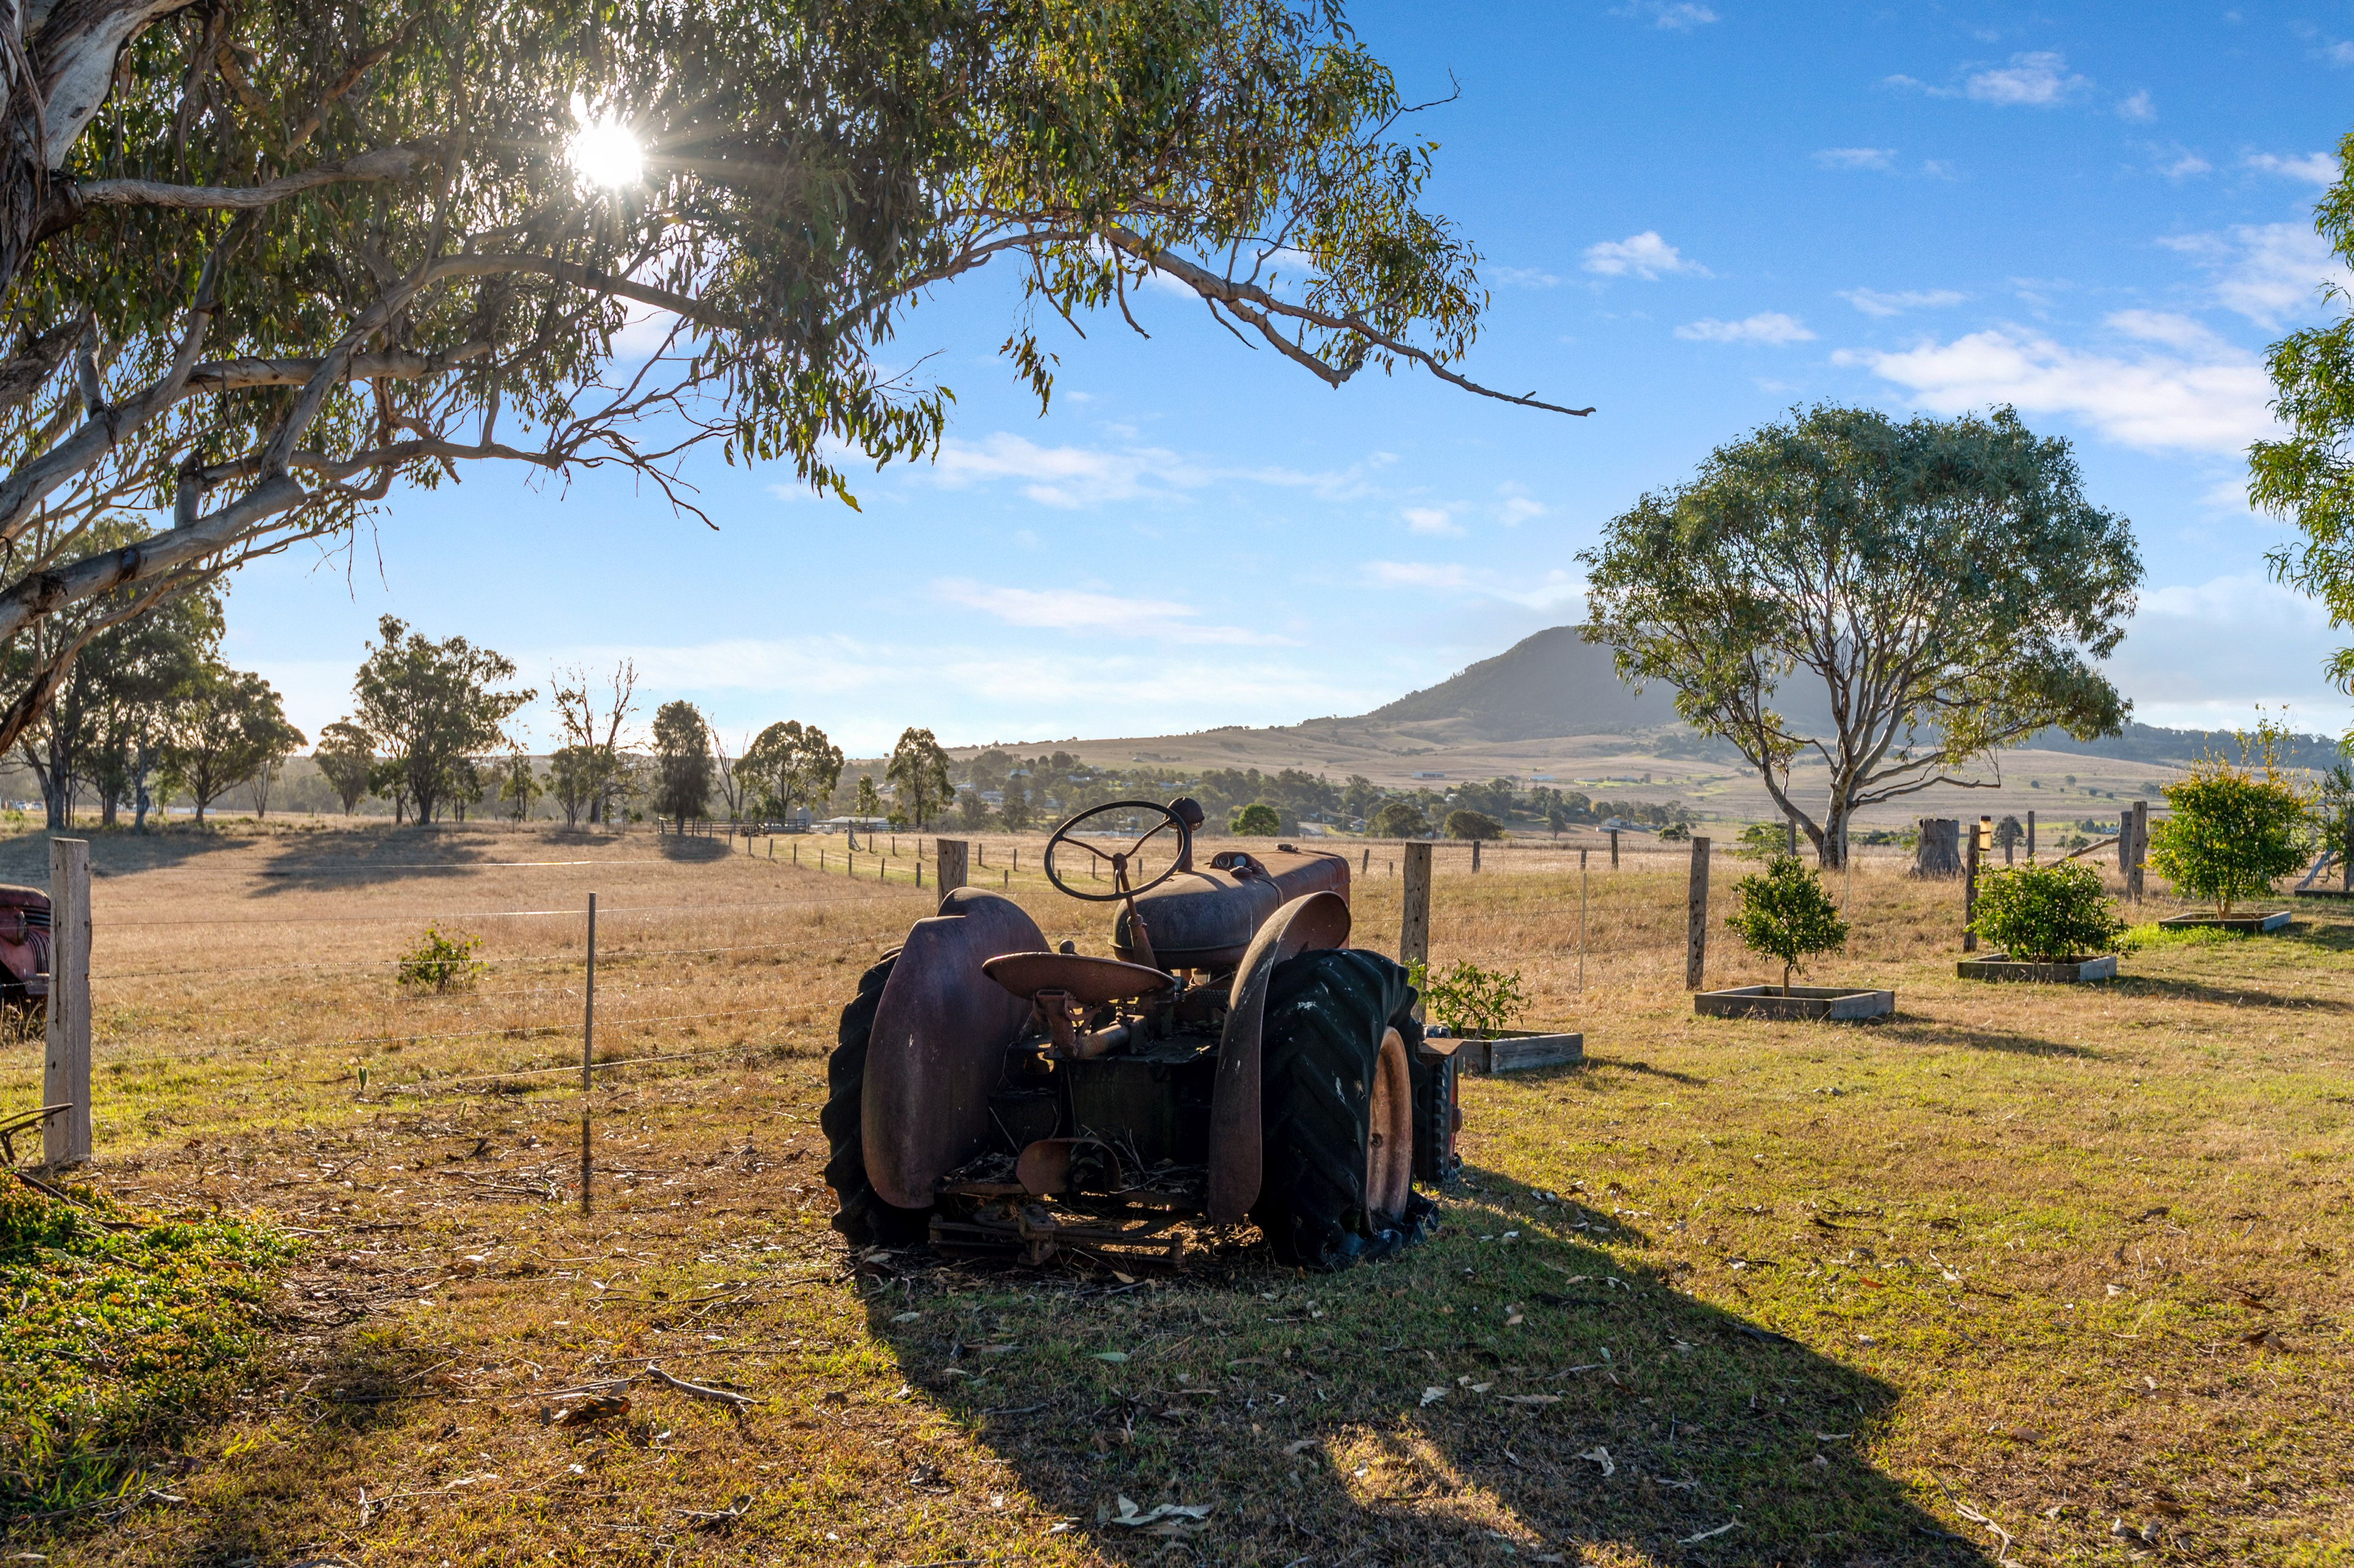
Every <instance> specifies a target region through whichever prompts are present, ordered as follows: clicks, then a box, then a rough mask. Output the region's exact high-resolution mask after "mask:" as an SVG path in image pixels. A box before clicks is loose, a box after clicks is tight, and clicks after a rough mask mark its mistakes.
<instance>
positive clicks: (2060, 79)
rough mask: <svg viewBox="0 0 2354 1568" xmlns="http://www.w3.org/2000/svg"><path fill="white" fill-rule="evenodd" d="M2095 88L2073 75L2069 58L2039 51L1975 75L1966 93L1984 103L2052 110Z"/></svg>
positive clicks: (1964, 90)
mask: <svg viewBox="0 0 2354 1568" xmlns="http://www.w3.org/2000/svg"><path fill="white" fill-rule="evenodd" d="M2091 85H2092V82H2091V81H2090V80H2089V79H2086V78H2084V77H2081V76H2076V75H2073V74H2071V73H2070V71H2069V69H2068V61H2067V59H2066V58H2065V57H2063V56H2062V55H2058V54H2054V53H2052V52H2051V51H2050V50H2042V49H2039V50H2035V51H2033V52H2031V53H2028V54H2020V55H2013V56H2011V57H2010V63H2009V65H2005V66H1997V67H1995V68H1993V69H1989V70H1982V71H1977V72H1974V73H1972V75H1971V76H1970V77H1969V79H1967V80H1966V81H1965V82H1963V84H1962V91H1963V92H1964V93H1965V94H1966V95H1967V96H1968V97H1970V98H1974V99H1976V100H1978V101H1979V102H1980V103H1995V104H2001V105H2004V106H2006V107H2009V106H2019V107H2024V108H2029V109H2050V108H2053V107H2055V106H2057V105H2059V104H2062V103H2065V102H2067V101H2069V100H2070V99H2072V98H2073V97H2075V96H2076V95H2077V94H2078V93H2079V92H2081V91H2083V90H2084V89H2085V88H2088V87H2090V86H2091Z"/></svg>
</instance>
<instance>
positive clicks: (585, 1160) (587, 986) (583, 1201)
mask: <svg viewBox="0 0 2354 1568" xmlns="http://www.w3.org/2000/svg"><path fill="white" fill-rule="evenodd" d="M596 1059H597V895H595V894H593V893H592V894H590V895H588V970H587V974H586V977H585V979H584V980H583V982H582V984H581V987H580V1212H581V1213H584V1214H586V1213H593V1212H594V1207H593V1202H592V1200H591V1198H590V1195H589V1187H590V1182H591V1181H592V1180H593V1177H594V1173H595V1166H594V1164H593V1163H592V1161H591V1160H590V1157H589V1153H588V1095H589V1090H590V1084H591V1079H590V1074H591V1072H592V1071H593V1068H594V1064H595V1062H596Z"/></svg>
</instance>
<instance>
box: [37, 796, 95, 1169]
mask: <svg viewBox="0 0 2354 1568" xmlns="http://www.w3.org/2000/svg"><path fill="white" fill-rule="evenodd" d="M47 1044H48V1050H47V1053H46V1054H45V1056H44V1059H43V1061H42V1065H41V1103H42V1104H43V1105H45V1106H55V1105H70V1106H71V1107H72V1108H71V1109H70V1110H67V1111H64V1112H62V1113H60V1114H59V1115H57V1116H54V1117H51V1118H49V1119H48V1120H47V1121H45V1122H43V1123H42V1124H41V1162H42V1163H43V1164H45V1165H47V1166H48V1167H49V1168H50V1169H51V1170H53V1171H54V1170H58V1169H61V1168H63V1167H65V1166H68V1165H80V1164H82V1163H83V1162H85V1161H86V1160H89V1159H90V843H89V841H87V840H85V839H51V840H50V841H49V1000H48V1041H47Z"/></svg>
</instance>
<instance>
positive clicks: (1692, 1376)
mask: <svg viewBox="0 0 2354 1568" xmlns="http://www.w3.org/2000/svg"><path fill="white" fill-rule="evenodd" d="M1467 1175H1468V1176H1469V1177H1470V1179H1471V1181H1472V1182H1473V1183H1475V1185H1474V1186H1472V1187H1471V1188H1470V1189H1469V1190H1467V1191H1464V1192H1458V1193H1456V1194H1452V1195H1450V1196H1448V1197H1447V1200H1446V1201H1445V1202H1444V1203H1443V1204H1442V1215H1443V1220H1442V1226H1441V1230H1440V1232H1439V1234H1437V1235H1436V1236H1434V1237H1432V1238H1430V1239H1429V1240H1427V1241H1426V1242H1425V1243H1423V1244H1422V1245H1419V1246H1416V1247H1414V1248H1411V1249H1409V1250H1408V1251H1406V1252H1405V1253H1403V1254H1401V1255H1397V1256H1395V1257H1393V1258H1390V1259H1386V1260H1384V1261H1382V1262H1379V1263H1376V1264H1372V1265H1367V1266H1361V1267H1359V1268H1356V1269H1354V1270H1352V1271H1349V1272H1346V1273H1342V1274H1338V1275H1328V1276H1312V1277H1311V1276H1306V1275H1302V1274H1300V1273H1299V1271H1297V1270H1293V1269H1286V1268H1280V1267H1278V1266H1274V1265H1273V1264H1272V1263H1271V1262H1270V1261H1268V1259H1267V1255H1266V1254H1265V1252H1264V1251H1263V1250H1259V1249H1257V1248H1253V1249H1250V1250H1248V1251H1244V1252H1239V1253H1234V1254H1229V1255H1224V1256H1214V1257H1213V1258H1212V1259H1211V1260H1210V1261H1209V1262H1208V1263H1206V1264H1205V1265H1204V1266H1202V1267H1200V1268H1199V1270H1198V1271H1197V1272H1195V1273H1193V1274H1191V1275H1188V1276H1179V1277H1161V1278H1152V1277H1138V1278H1135V1279H1133V1281H1132V1282H1127V1283H1123V1282H1122V1280H1121V1278H1120V1277H1118V1276H1114V1275H1110V1274H1108V1273H1103V1272H1096V1273H1092V1274H1090V1275H1087V1276H1086V1277H1073V1276H1069V1275H1066V1276H1063V1277H1056V1276H1055V1275H1052V1274H1049V1275H1046V1276H1044V1277H1042V1276H1041V1275H1040V1274H1039V1273H1037V1272H1035V1271H1023V1270H1018V1269H1014V1268H1012V1267H1007V1266H995V1265H970V1264H968V1265H962V1266H958V1265H947V1264H941V1263H939V1262H938V1261H936V1260H930V1259H929V1258H928V1255H926V1254H923V1253H921V1252H917V1253H913V1254H907V1255H897V1256H896V1257H886V1258H876V1259H875V1260H873V1261H871V1262H870V1263H869V1264H867V1265H866V1268H867V1269H868V1270H869V1271H870V1272H869V1273H868V1274H867V1276H866V1279H865V1281H864V1283H863V1286H862V1288H863V1289H864V1291H866V1292H867V1293H868V1301H869V1305H868V1308H867V1314H868V1326H869V1329H870V1330H871V1332H872V1333H873V1334H874V1336H875V1340H876V1341H877V1342H878V1343H879V1344H881V1345H883V1346H885V1347H886V1348H887V1349H888V1350H889V1351H891V1352H892V1353H893V1354H894V1355H895V1356H896V1358H897V1361H898V1363H899V1369H900V1371H901V1372H902V1373H903V1375H904V1376H905V1378H906V1380H907V1383H909V1384H911V1385H912V1386H913V1388H914V1389H916V1390H917V1391H918V1392H920V1393H925V1394H928V1396H929V1398H930V1399H931V1400H932V1401H933V1402H934V1403H935V1404H937V1406H938V1409H939V1410H940V1411H941V1412H942V1413H943V1414H947V1415H949V1417H950V1418H951V1419H953V1420H954V1421H955V1422H957V1423H958V1425H960V1426H961V1427H963V1428H964V1429H965V1430H966V1431H967V1432H968V1433H970V1435H972V1436H974V1437H975V1438H976V1439H977V1440H978V1441H979V1442H980V1443H981V1444H982V1445H983V1446H986V1447H987V1448H988V1449H989V1450H991V1452H992V1453H993V1454H994V1455H995V1457H998V1458H1000V1459H1002V1460H1003V1461H1004V1462H1006V1463H1007V1464H1009V1465H1011V1466H1012V1467H1013V1468H1014V1470H1015V1471H1016V1472H1017V1474H1018V1476H1019V1478H1020V1479H1021V1481H1022V1482H1023V1486H1024V1487H1025V1488H1026V1489H1028V1490H1029V1491H1030V1493H1031V1495H1032V1496H1034V1498H1035V1499H1037V1501H1038V1503H1039V1505H1040V1506H1041V1507H1043V1508H1044V1509H1047V1510H1053V1511H1055V1512H1057V1513H1060V1514H1061V1515H1063V1516H1065V1517H1066V1518H1068V1519H1070V1520H1073V1523H1072V1526H1071V1528H1072V1530H1073V1531H1076V1532H1077V1533H1079V1534H1080V1535H1082V1536H1083V1537H1085V1538H1086V1542H1087V1545H1088V1546H1089V1547H1091V1548H1092V1549H1093V1550H1094V1551H1096V1552H1099V1553H1100V1554H1101V1555H1102V1556H1103V1557H1104V1558H1106V1559H1108V1560H1109V1561H1113V1562H1121V1563H1144V1562H1148V1561H1153V1562H1157V1561H1159V1560H1160V1558H1161V1553H1162V1552H1165V1551H1166V1550H1167V1548H1168V1545H1169V1543H1170V1541H1171V1540H1177V1541H1183V1542H1189V1543H1190V1551H1191V1552H1192V1553H1193V1556H1192V1558H1191V1559H1190V1560H1193V1561H1201V1562H1217V1563H1256V1564H1264V1565H1266V1568H1309V1565H1310V1564H1318V1565H1335V1564H1339V1563H1368V1564H1370V1563H1390V1564H1405V1563H1416V1564H1420V1563H1466V1564H1490V1563H1493V1564H1503V1563H1529V1562H1532V1561H1538V1562H1568V1563H1576V1562H1583V1561H1587V1560H1588V1554H1589V1553H1591V1554H1593V1555H1595V1556H1596V1557H1597V1558H1599V1557H1606V1558H1608V1560H1611V1561H1618V1560H1621V1558H1622V1556H1623V1557H1628V1558H1632V1557H1637V1556H1639V1557H1641V1558H1643V1559H1644V1560H1646V1561H1649V1560H1651V1559H1653V1558H1662V1559H1666V1560H1670V1561H1675V1562H1682V1563H1727V1564H1729V1563H1759V1564H1764V1563H1799V1562H1807V1563H1898V1562H1902V1563H1935V1564H1984V1563H1990V1562H1992V1561H1993V1559H1992V1557H1991V1556H1990V1554H1988V1553H1987V1552H1981V1551H1979V1550H1978V1548H1977V1546H1976V1544H1975V1543H1973V1542H1967V1541H1963V1540H1959V1539H1957V1538H1956V1537H1955V1536H1953V1535H1951V1534H1950V1533H1948V1532H1947V1531H1946V1529H1945V1527H1944V1526H1943V1525H1941V1524H1940V1523H1939V1522H1938V1521H1937V1520H1935V1519H1934V1518H1933V1517H1932V1516H1930V1515H1929V1514H1927V1513H1925V1512H1924V1511H1923V1510H1921V1509H1919V1508H1918V1507H1916V1506H1915V1504H1914V1501H1913V1499H1912V1498H1911V1497H1910V1496H1909V1495H1908V1494H1907V1491H1906V1489H1905V1487H1904V1486H1903V1483H1902V1482H1901V1481H1900V1480H1899V1479H1898V1478H1895V1477H1893V1476H1890V1475H1886V1474H1883V1473H1882V1472H1881V1471H1879V1470H1877V1469H1875V1468H1873V1467H1872V1466H1871V1465H1870V1464H1868V1463H1866V1462H1864V1461H1863V1460H1861V1458H1859V1457H1858V1455H1859V1453H1860V1452H1861V1446H1862V1445H1863V1444H1865V1443H1867V1442H1869V1441H1870V1440H1871V1438H1872V1436H1873V1435H1874V1434H1875V1432H1876V1431H1877V1430H1879V1429H1880V1428H1882V1427H1883V1426H1884V1425H1887V1424H1888V1423H1889V1422H1890V1421H1891V1420H1892V1419H1893V1415H1894V1413H1895V1409H1896V1405H1897V1403H1898V1399H1899V1394H1898V1392H1897V1390H1896V1389H1895V1388H1893V1386H1891V1385H1890V1384H1889V1383H1886V1382H1884V1381H1882V1380H1881V1379H1880V1378H1878V1377H1875V1376H1873V1375H1872V1373H1870V1372H1866V1371H1863V1370H1861V1369H1859V1368H1857V1367H1854V1366H1851V1365H1848V1364H1845V1363H1844V1362H1842V1361H1839V1360H1836V1359H1833V1358H1832V1357H1830V1356H1829V1355H1825V1354H1823V1353H1821V1352H1819V1351H1815V1350H1813V1349H1810V1348H1809V1347H1808V1346H1806V1345H1803V1344H1800V1343H1798V1342H1797V1341H1796V1340H1791V1339H1787V1338H1786V1337H1784V1336H1782V1335H1780V1334H1778V1333H1776V1332H1773V1331H1771V1330H1767V1329H1765V1328H1764V1327H1762V1326H1760V1325H1757V1324H1753V1323H1749V1322H1746V1321H1744V1319H1742V1318H1741V1317H1740V1316H1739V1315H1737V1314H1736V1313H1734V1312H1731V1311H1726V1310H1723V1309H1720V1308H1715V1307H1712V1306H1709V1305H1707V1304H1705V1303H1702V1302H1700V1301H1696V1300H1694V1299H1692V1298H1691V1297H1689V1296H1687V1295H1684V1294H1682V1293H1681V1292H1679V1291H1677V1290H1676V1289H1674V1288H1673V1287H1672V1283H1671V1281H1672V1273H1671V1272H1670V1271H1669V1270H1665V1269H1657V1268H1651V1267H1646V1266H1629V1265H1628V1263H1627V1262H1626V1261H1625V1260H1624V1259H1623V1258H1621V1257H1615V1256H1613V1255H1611V1254H1609V1253H1607V1252H1605V1251H1603V1250H1602V1249H1601V1248H1599V1247H1596V1246H1593V1245H1587V1244H1586V1243H1585V1241H1583V1240H1581V1239H1580V1238H1581V1235H1583V1234H1592V1233H1594V1232H1597V1231H1601V1230H1603V1229H1604V1228H1605V1227H1606V1226H1610V1225H1615V1224H1617V1223H1618V1222H1617V1220H1614V1219H1611V1218H1609V1217H1608V1216H1606V1215H1604V1214H1602V1213H1598V1212H1596V1211H1594V1210H1588V1209H1582V1208H1579V1207H1577V1206H1576V1205H1575V1204H1552V1205H1539V1204H1537V1203H1536V1202H1535V1200H1534V1197H1533V1195H1532V1194H1531V1193H1529V1192H1527V1191H1526V1190H1525V1189H1523V1188H1522V1187H1521V1186H1520V1184H1519V1183H1516V1182H1512V1181H1507V1180H1505V1179H1503V1178H1501V1177H1500V1176H1498V1175H1495V1174H1493V1173H1490V1172H1479V1171H1472V1172H1467ZM1613 1239H1617V1240H1637V1241H1638V1242H1639V1241H1640V1240H1641V1238H1639V1237H1638V1236H1637V1235H1636V1234H1634V1233H1632V1232H1626V1231H1621V1232H1618V1233H1617V1234H1615V1236H1614V1238H1613ZM911 1313H912V1314H913V1315H912V1316H911ZM903 1319H904V1320H903ZM910 1463H911V1464H912V1463H914V1460H913V1458H912V1457H911V1460H910ZM913 1474H915V1472H911V1475H913ZM918 1478H919V1477H918ZM911 1484H912V1483H911ZM1121 1498H1127V1499H1133V1501H1134V1503H1135V1505H1136V1508H1137V1510H1141V1511H1142V1512H1144V1513H1150V1510H1152V1509H1154V1508H1155V1507H1156V1506H1157V1505H1159V1504H1161V1503H1164V1502H1165V1503H1171V1504H1176V1505H1200V1504H1209V1505H1212V1507H1213V1508H1214V1512H1213V1513H1212V1514H1211V1515H1210V1517H1209V1519H1208V1520H1206V1521H1205V1522H1204V1523H1203V1524H1201V1525H1199V1526H1194V1525H1191V1524H1189V1523H1187V1522H1185V1521H1183V1520H1179V1521H1176V1522H1175V1523H1164V1524H1163V1525H1162V1526H1161V1532H1162V1533H1158V1534H1157V1533H1156V1532H1155V1531H1154V1529H1153V1527H1151V1526H1150V1525H1147V1526H1144V1527H1142V1528H1138V1527H1134V1526H1128V1527H1123V1526H1122V1525H1120V1524H1119V1522H1118V1517H1119V1514H1118V1511H1117V1510H1119V1502H1118V1499H1121ZM1164 1535H1165V1536H1166V1539H1164V1538H1163V1537H1164Z"/></svg>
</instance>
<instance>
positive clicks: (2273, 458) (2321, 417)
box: [2070, 132, 2354, 783]
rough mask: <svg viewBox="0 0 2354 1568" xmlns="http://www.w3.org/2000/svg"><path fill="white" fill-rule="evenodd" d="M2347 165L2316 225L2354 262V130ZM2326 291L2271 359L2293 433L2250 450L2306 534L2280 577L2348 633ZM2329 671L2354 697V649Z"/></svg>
mask: <svg viewBox="0 0 2354 1568" xmlns="http://www.w3.org/2000/svg"><path fill="white" fill-rule="evenodd" d="M2313 225H2314V228H2316V229H2317V230H2319V232H2320V234H2321V238H2323V239H2324V240H2326V241H2327V242H2328V246H2329V249H2331V250H2333V251H2335V252H2337V254H2338V259H2339V260H2341V261H2349V262H2354V132H2349V134H2348V135H2347V136H2346V137H2345V138H2344V139H2343V140H2342V141H2340V142H2339V143H2338V179H2337V182H2336V183H2335V184H2333V185H2331V186H2330V187H2329V189H2328V190H2327V192H2325V193H2324V194H2323V196H2322V198H2321V201H2320V203H2319V204H2318V205H2317V207H2315V208H2314V211H2313ZM2327 295H2328V297H2329V299H2330V302H2331V303H2332V304H2333V305H2334V306H2335V307H2336V310H2335V314H2336V317H2337V319H2336V320H2334V321H2332V322H2330V323H2328V324H2327V325H2325V326H2318V327H2309V328H2307V329H2306V330H2305V331H2303V332H2295V333H2291V334H2289V335H2288V336H2286V337H2285V338H2283V339H2281V341H2280V342H2278V343H2276V344H2273V346H2272V350H2271V352H2270V354H2269V355H2267V358H2266V368H2267V369H2268V370H2269V371H2270V372H2271V374H2272V381H2273V390H2274V393H2275V394H2276V396H2275V397H2274V400H2273V412H2274V414H2275V415H2276V416H2278V418H2279V419H2280V422H2281V423H2282V424H2284V425H2285V426H2287V427H2288V434H2287V435H2286V436H2285V438H2283V439H2282V440H2263V441H2257V442H2255V443H2254V444H2253V445H2252V446H2250V447H2249V448H2248V468H2249V474H2250V481H2249V485H2248V500H2249V502H2250V503H2251V504H2253V505H2254V506H2255V507H2257V508H2258V509H2259V510H2262V511H2265V512H2269V513H2272V514H2274V515H2275V516H2280V517H2285V518H2287V519H2288V520H2289V521H2290V522H2291V523H2293V524H2296V529H2297V531H2298V532H2299V533H2300V534H2302V535H2304V536H2305V537H2304V541H2303V543H2302V544H2300V545H2298V546H2296V548H2295V549H2291V548H2290V547H2289V546H2277V547H2275V548H2274V549H2273V550H2272V551H2271V552H2270V553H2269V555H2268V556H2267V559H2269V560H2270V562H2271V564H2272V570H2273V575H2274V577H2277V578H2279V579H2280V580H2281V581H2283V582H2285V583H2287V584H2288V585H2289V586H2290V587H2292V588H2300V589H2302V590H2304V591H2305V592H2306V593H2309V594H2312V595H2314V596H2315V597H2316V598H2317V599H2320V600H2321V602H2322V605H2323V606H2324V608H2326V609H2327V610H2328V612H2329V623H2330V625H2331V626H2333V627H2336V628H2337V629H2338V630H2341V631H2345V630H2354V295H2349V294H2348V293H2347V292H2346V291H2345V290H2343V289H2342V288H2339V287H2337V286H2335V285H2332V286H2331V287H2330V288H2329V289H2328V290H2327ZM2327 671H2328V674H2329V678H2330V679H2331V680H2332V681H2334V682H2336V683H2337V684H2338V686H2339V687H2340V688H2342V689H2344V690H2346V691H2349V692H2354V647H2347V648H2341V649H2339V650H2338V652H2336V653H2335V654H2333V655H2332V656H2331V657H2330V660H2329V662H2328V664H2327ZM2070 782H2071V783H2073V782H2074V780H2073V779H2071V780H2070Z"/></svg>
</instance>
